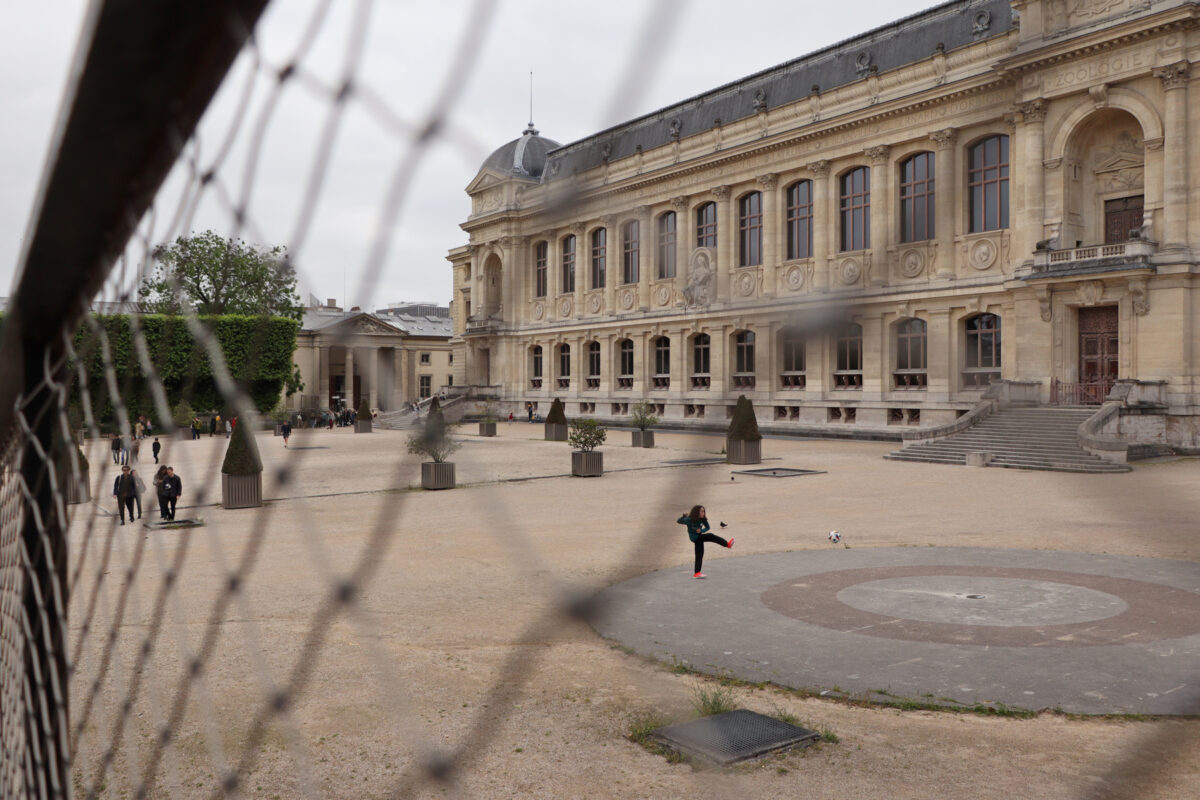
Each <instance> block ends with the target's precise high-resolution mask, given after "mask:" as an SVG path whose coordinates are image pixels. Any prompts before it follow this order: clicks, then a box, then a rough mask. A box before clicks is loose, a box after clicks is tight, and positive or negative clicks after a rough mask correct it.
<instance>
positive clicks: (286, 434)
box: [279, 422, 292, 447]
mask: <svg viewBox="0 0 1200 800" xmlns="http://www.w3.org/2000/svg"><path fill="white" fill-rule="evenodd" d="M279 433H280V434H282V435H283V446H284V447H287V443H288V439H289V438H291V436H292V423H290V422H284V423H283V424H282V425H280V426H279Z"/></svg>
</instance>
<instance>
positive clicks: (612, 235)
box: [587, 214, 625, 314]
mask: <svg viewBox="0 0 1200 800" xmlns="http://www.w3.org/2000/svg"><path fill="white" fill-rule="evenodd" d="M600 224H601V225H603V226H604V309H603V310H604V313H606V314H616V313H619V312H621V311H624V310H625V309H623V308H618V307H617V286H618V285H620V283H621V258H622V256H623V253H622V252H621V249H622V247H621V223H620V218H619V217H617V216H616V215H615V214H608V215H605V216H603V217H601V218H600ZM587 263H588V281H589V282H588V288H589V289H590V288H591V276H592V242H591V237H589V240H588V262H587Z"/></svg>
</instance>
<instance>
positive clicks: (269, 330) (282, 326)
mask: <svg viewBox="0 0 1200 800" xmlns="http://www.w3.org/2000/svg"><path fill="white" fill-rule="evenodd" d="M93 319H94V320H95V321H96V323H97V324H99V326H100V327H101V328H102V329H103V330H104V332H105V334H106V335H107V337H108V346H109V349H110V352H111V355H112V365H113V369H114V370H115V371H116V375H117V386H118V388H119V390H120V392H121V399H122V400H123V402H124V403H125V407H126V410H127V411H128V413H129V414H130V416H131V418H137V417H138V416H139V415H143V414H144V415H146V416H147V417H150V418H152V419H154V420H155V421H156V422H157V423H159V424H160V425H164V424H166V423H169V422H170V420H163V419H159V418H158V417H159V415H158V413H157V411H156V409H155V408H154V401H153V396H152V394H151V392H150V382H149V380H148V379H147V377H146V375H145V373H144V372H143V370H142V366H141V362H140V360H139V359H138V355H137V351H136V350H135V348H134V344H133V329H132V328H131V326H130V319H129V317H128V316H127V315H113V316H102V315H97V316H95V317H93ZM199 320H200V322H201V324H203V325H204V326H205V327H206V328H207V329H208V330H210V331H211V332H212V333H213V336H214V337H215V338H216V340H217V343H218V344H219V345H220V348H221V352H222V354H223V355H224V358H225V364H226V366H227V367H228V369H229V372H230V375H232V377H233V379H234V380H235V381H236V382H237V383H238V385H239V386H241V388H242V390H243V391H245V392H246V393H247V394H248V395H249V396H250V399H251V401H252V402H253V403H254V405H255V407H256V408H257V409H258V410H259V411H260V412H263V413H266V412H269V411H270V410H271V409H273V408H275V406H277V405H278V404H279V398H280V396H281V395H282V393H283V388H284V385H285V383H286V381H287V379H288V378H289V377H290V376H291V374H292V371H293V369H294V367H293V364H292V355H293V353H294V352H295V350H296V334H297V332H298V331H299V329H300V324H299V323H298V322H296V321H295V320H292V319H285V318H282V317H249V316H239V315H232V314H230V315H222V316H209V317H200V318H199ZM139 321H140V324H141V328H142V331H143V333H144V335H145V337H146V347H147V349H148V351H149V353H150V361H151V362H152V363H153V364H154V368H155V371H156V372H157V373H158V377H159V379H160V380H161V381H162V384H163V388H164V390H165V391H166V394H167V405H168V406H169V407H170V408H171V409H174V408H175V407H176V406H177V405H178V404H179V403H180V402H183V401H186V402H187V403H188V405H190V406H191V407H192V408H193V409H195V411H196V412H197V413H209V412H221V413H222V414H225V413H227V412H228V411H229V410H230V409H229V408H228V403H227V401H226V399H225V398H224V397H222V395H221V393H220V391H219V390H218V389H217V384H216V381H215V379H214V378H213V372H212V364H211V362H210V361H209V358H208V353H207V352H206V351H205V349H204V347H203V345H201V344H200V343H199V342H198V341H196V340H195V339H193V338H192V335H191V332H190V331H189V330H188V328H187V324H186V323H185V322H184V320H183V319H181V318H179V317H168V316H162V315H157V314H153V315H147V316H143V317H140V318H139ZM74 346H75V352H76V353H77V354H78V355H79V357H80V358H81V359H82V361H83V364H84V367H85V368H86V370H87V374H88V391H89V392H90V394H91V399H92V413H93V414H94V415H95V416H96V419H97V420H99V421H101V422H112V421H113V420H114V410H113V404H112V398H111V397H110V396H109V390H108V382H107V381H106V380H105V378H104V357H103V352H102V350H101V348H100V346H99V341H98V339H97V337H96V335H95V334H94V333H93V332H92V328H91V326H90V325H88V324H87V323H86V322H85V323H84V324H82V325H80V327H79V330H78V331H77V332H76V334H75V342H74ZM78 394H79V393H78V387H75V389H74V395H75V396H78Z"/></svg>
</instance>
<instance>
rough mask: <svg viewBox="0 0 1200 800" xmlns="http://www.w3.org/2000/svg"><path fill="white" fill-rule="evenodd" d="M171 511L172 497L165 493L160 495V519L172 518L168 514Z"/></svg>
mask: <svg viewBox="0 0 1200 800" xmlns="http://www.w3.org/2000/svg"><path fill="white" fill-rule="evenodd" d="M170 513H171V498H169V497H167V496H166V495H165V494H160V495H159V496H158V516H159V519H170V517H169V516H168V515H169V514H170Z"/></svg>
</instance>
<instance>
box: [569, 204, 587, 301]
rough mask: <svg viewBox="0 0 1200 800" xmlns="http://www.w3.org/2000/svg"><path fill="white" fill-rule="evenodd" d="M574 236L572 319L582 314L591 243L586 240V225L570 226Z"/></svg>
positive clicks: (576, 224)
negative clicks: (573, 301) (573, 307)
mask: <svg viewBox="0 0 1200 800" xmlns="http://www.w3.org/2000/svg"><path fill="white" fill-rule="evenodd" d="M571 233H573V234H575V311H574V313H573V314H572V316H574V317H579V316H580V315H582V314H583V295H584V292H585V291H586V290H587V285H588V278H590V277H591V275H590V274H589V273H590V271H591V268H592V243H591V242H589V241H588V240H587V225H586V224H585V223H583V222H577V223H575V224H574V225H573V226H571Z"/></svg>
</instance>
